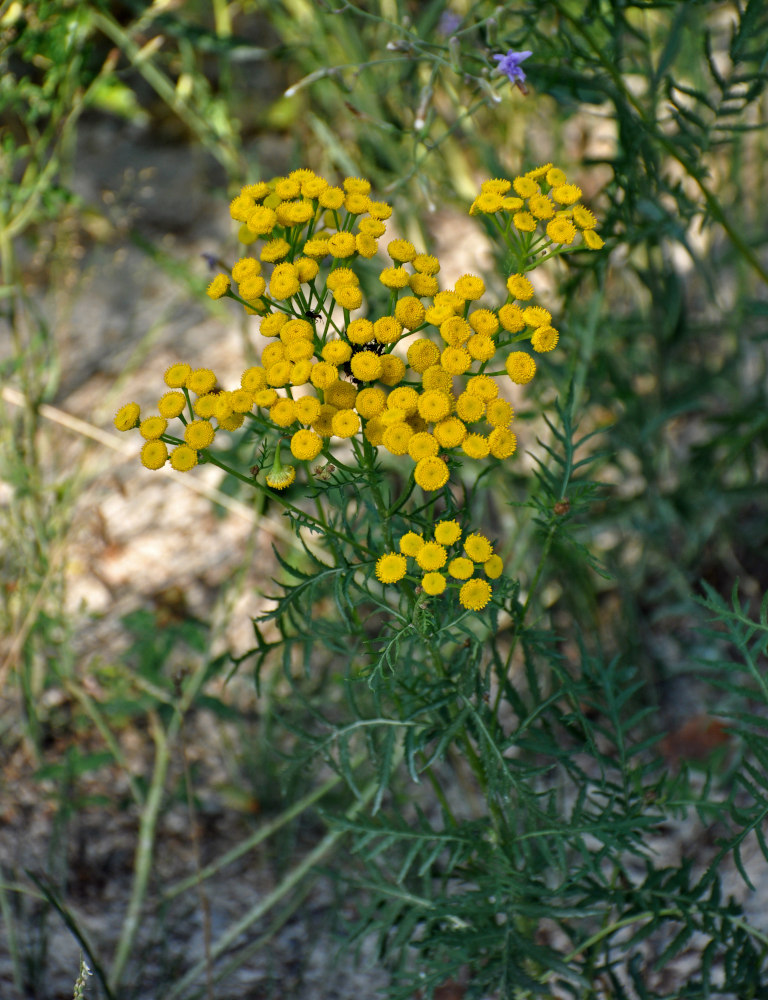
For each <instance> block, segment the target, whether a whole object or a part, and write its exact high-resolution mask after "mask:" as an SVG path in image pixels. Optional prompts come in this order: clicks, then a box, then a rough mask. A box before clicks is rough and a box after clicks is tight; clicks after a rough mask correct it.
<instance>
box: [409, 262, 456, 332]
mask: <svg viewBox="0 0 768 1000" xmlns="http://www.w3.org/2000/svg"><path fill="white" fill-rule="evenodd" d="M412 277H413V275H412ZM438 294H439V293H438ZM455 315H456V310H455V309H454V308H453V306H451V305H449V304H448V303H447V302H442V303H438V304H437V305H431V306H430V307H429V309H427V311H426V313H425V314H424V319H425V321H426V322H427V323H431V324H432V326H436V327H438V328H439V327H441V326H442V325H443V323H445V321H446V320H447V319H451V318H452V317H453V316H455Z"/></svg>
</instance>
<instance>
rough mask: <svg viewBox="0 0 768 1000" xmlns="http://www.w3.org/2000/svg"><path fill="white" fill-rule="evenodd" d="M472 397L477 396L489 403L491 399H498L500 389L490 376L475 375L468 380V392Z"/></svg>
mask: <svg viewBox="0 0 768 1000" xmlns="http://www.w3.org/2000/svg"><path fill="white" fill-rule="evenodd" d="M466 391H467V392H468V393H469V394H470V395H471V396H477V397H478V398H479V399H482V400H483V402H485V403H487V402H489V400H491V399H496V397H497V396H498V394H499V387H498V386H497V385H496V383H495V382H494V381H493V379H492V378H491V377H490V375H473V376H472V378H471V379H468V380H467V390H466Z"/></svg>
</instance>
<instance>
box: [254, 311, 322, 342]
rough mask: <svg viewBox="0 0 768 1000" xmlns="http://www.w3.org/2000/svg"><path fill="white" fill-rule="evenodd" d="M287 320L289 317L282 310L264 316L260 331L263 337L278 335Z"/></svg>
mask: <svg viewBox="0 0 768 1000" xmlns="http://www.w3.org/2000/svg"><path fill="white" fill-rule="evenodd" d="M287 322H288V317H287V316H286V315H285V313H281V312H274V313H270V314H269V315H268V316H262V318H261V322H260V323H259V333H260V334H261V335H262V337H276V336H277V335H278V334H279V333H280V331H281V329H282V328H283V327H284V326H285V324H286V323H287ZM310 332H311V328H310Z"/></svg>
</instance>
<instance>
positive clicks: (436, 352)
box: [407, 337, 440, 373]
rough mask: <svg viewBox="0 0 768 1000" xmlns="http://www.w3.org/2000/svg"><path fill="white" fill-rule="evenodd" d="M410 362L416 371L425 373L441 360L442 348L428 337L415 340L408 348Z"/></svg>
mask: <svg viewBox="0 0 768 1000" xmlns="http://www.w3.org/2000/svg"><path fill="white" fill-rule="evenodd" d="M407 357H408V364H409V365H410V366H411V368H412V369H413V370H414V371H415V372H420V373H423V372H425V371H426V370H427V369H428V368H431V367H432V365H435V364H437V362H438V361H439V360H440V348H439V347H438V346H437V344H434V343H433V342H432V341H431V340H427V338H426V337H421V338H420V339H419V340H414V342H413V343H412V344H411V346H410V347H409V348H408V355H407Z"/></svg>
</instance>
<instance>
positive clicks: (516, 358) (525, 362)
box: [504, 351, 536, 385]
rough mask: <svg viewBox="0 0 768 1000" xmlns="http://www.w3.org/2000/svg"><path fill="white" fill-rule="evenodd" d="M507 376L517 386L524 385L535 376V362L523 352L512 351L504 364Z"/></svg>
mask: <svg viewBox="0 0 768 1000" xmlns="http://www.w3.org/2000/svg"><path fill="white" fill-rule="evenodd" d="M504 366H505V368H506V369H507V375H509V377H510V378H511V379H512V381H513V382H515V383H516V384H517V385H526V384H527V383H528V382H530V381H531V379H532V378H533V376H534V375H535V374H536V362H535V361H534V360H533V358H532V357H531V356H530V354H526V353H525V351H513V352H512V353H511V354H510V355H508V356H507V360H506V362H505V363H504Z"/></svg>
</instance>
